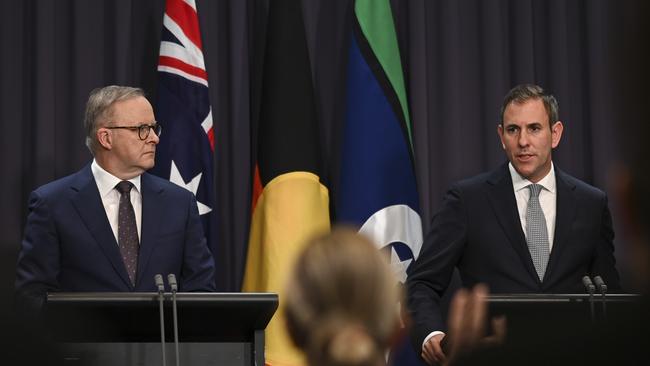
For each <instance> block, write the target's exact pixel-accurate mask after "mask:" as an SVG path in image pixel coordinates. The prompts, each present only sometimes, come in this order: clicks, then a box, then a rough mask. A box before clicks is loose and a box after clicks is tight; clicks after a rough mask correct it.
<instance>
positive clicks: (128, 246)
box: [115, 180, 140, 286]
mask: <svg viewBox="0 0 650 366" xmlns="http://www.w3.org/2000/svg"><path fill="white" fill-rule="evenodd" d="M131 188H133V183H131V182H128V181H124V180H123V181H121V182H119V183H118V184H117V185H116V186H115V189H117V191H118V192H120V208H119V213H118V216H117V218H118V224H117V242H118V244H119V246H120V253H121V254H122V260H123V261H124V265H125V266H126V271H127V272H128V274H129V278H130V279H131V284H133V285H134V286H135V273H136V270H137V268H138V250H139V249H140V248H139V247H140V244H139V243H138V227H137V226H136V223H135V212H134V211H133V206H132V205H131Z"/></svg>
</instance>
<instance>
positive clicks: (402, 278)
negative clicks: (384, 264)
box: [390, 246, 413, 283]
mask: <svg viewBox="0 0 650 366" xmlns="http://www.w3.org/2000/svg"><path fill="white" fill-rule="evenodd" d="M412 261H413V258H409V259H407V260H405V261H403V260H401V259H400V257H399V255H397V252H396V251H395V247H393V246H391V248H390V267H391V268H392V269H393V273H394V274H395V277H397V280H398V281H399V282H401V283H406V269H407V268H408V267H409V265H410V264H411V262H412Z"/></svg>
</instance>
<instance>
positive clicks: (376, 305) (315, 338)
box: [286, 228, 401, 366]
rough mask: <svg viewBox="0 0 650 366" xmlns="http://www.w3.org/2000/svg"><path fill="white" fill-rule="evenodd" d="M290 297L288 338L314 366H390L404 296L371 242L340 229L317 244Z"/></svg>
mask: <svg viewBox="0 0 650 366" xmlns="http://www.w3.org/2000/svg"><path fill="white" fill-rule="evenodd" d="M286 294H287V298H286V318H287V326H288V330H289V334H290V336H291V338H292V339H293V341H294V343H295V344H296V345H297V346H298V347H299V348H301V349H302V350H303V351H304V352H305V353H306V356H307V360H308V362H309V364H310V365H311V366H318V365H328V366H335V365H341V366H343V365H349V366H352V365H358V366H361V365H368V366H370V365H372V366H375V365H381V364H385V361H384V352H385V349H386V347H387V346H388V344H389V343H390V341H391V338H392V337H393V336H394V335H395V334H396V331H397V329H398V327H399V319H398V311H397V306H398V305H397V303H398V301H400V300H401V290H400V288H399V287H398V285H397V281H396V279H395V277H394V276H393V274H392V273H391V271H390V267H389V266H388V263H387V261H386V258H385V257H384V256H383V255H382V254H381V253H380V252H379V250H378V249H377V248H376V247H375V246H374V245H373V244H372V243H371V242H370V241H369V240H368V239H367V238H365V237H363V236H361V235H359V234H358V233H357V232H356V231H353V230H351V229H341V228H339V229H335V230H333V231H332V232H331V233H329V234H327V235H324V236H321V237H317V238H315V239H313V240H312V241H311V242H310V243H309V244H308V245H307V247H306V249H305V250H304V251H303V253H302V254H301V255H300V256H299V257H298V259H297V261H296V264H295V267H294V272H293V275H292V276H291V277H290V280H289V283H288V287H287V291H286Z"/></svg>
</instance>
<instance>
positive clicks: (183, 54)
mask: <svg viewBox="0 0 650 366" xmlns="http://www.w3.org/2000/svg"><path fill="white" fill-rule="evenodd" d="M156 116H157V119H158V121H159V123H160V124H162V125H163V128H164V133H163V134H162V136H161V139H160V143H159V144H158V146H157V148H156V165H155V167H154V168H153V169H152V171H151V172H152V173H153V174H156V175H158V176H160V177H163V178H165V179H169V180H170V181H171V182H173V183H176V184H177V185H179V186H181V187H184V188H186V189H188V190H189V191H191V192H192V193H194V195H195V196H196V200H197V203H198V206H199V214H200V215H201V219H202V221H203V229H204V231H205V236H206V238H207V240H208V245H209V247H210V250H212V252H213V253H214V250H215V242H214V241H215V239H216V231H215V228H214V222H215V220H214V218H213V217H212V216H213V214H212V212H213V208H214V203H215V200H214V185H213V183H214V182H213V180H214V176H213V163H212V162H213V155H214V129H213V125H212V109H211V107H210V101H209V97H208V74H207V73H206V71H205V63H204V61H203V46H202V42H201V32H200V30H199V19H198V16H197V10H196V3H195V0H167V4H166V9H165V16H164V19H163V30H162V35H161V42H160V56H159V58H158V96H157V100H156Z"/></svg>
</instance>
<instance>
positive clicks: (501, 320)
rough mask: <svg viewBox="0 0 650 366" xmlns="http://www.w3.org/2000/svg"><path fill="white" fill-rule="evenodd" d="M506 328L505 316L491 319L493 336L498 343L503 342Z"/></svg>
mask: <svg viewBox="0 0 650 366" xmlns="http://www.w3.org/2000/svg"><path fill="white" fill-rule="evenodd" d="M507 327H508V321H507V320H506V317H505V315H503V316H498V317H495V318H492V329H493V330H494V336H495V338H496V340H497V341H498V342H499V343H503V342H504V341H505V339H506V332H507Z"/></svg>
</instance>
